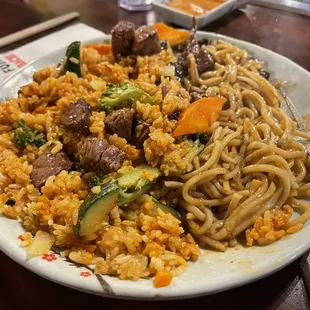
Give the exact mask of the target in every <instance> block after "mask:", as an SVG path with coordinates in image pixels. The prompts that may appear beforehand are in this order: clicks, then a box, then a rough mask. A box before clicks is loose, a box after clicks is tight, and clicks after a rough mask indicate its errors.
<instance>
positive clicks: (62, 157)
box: [30, 148, 72, 188]
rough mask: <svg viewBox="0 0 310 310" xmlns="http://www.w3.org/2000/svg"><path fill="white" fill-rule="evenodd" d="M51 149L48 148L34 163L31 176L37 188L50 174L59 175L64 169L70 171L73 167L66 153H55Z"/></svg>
mask: <svg viewBox="0 0 310 310" xmlns="http://www.w3.org/2000/svg"><path fill="white" fill-rule="evenodd" d="M51 149H52V148H49V149H48V150H46V151H45V152H44V153H43V154H42V155H41V156H39V157H38V158H37V159H36V160H35V161H34V163H33V168H32V172H31V174H30V178H31V180H32V183H33V184H34V186H35V187H37V188H40V187H41V186H43V185H44V184H45V182H46V180H47V179H48V178H49V177H50V176H52V175H57V174H59V173H60V172H61V171H62V170H66V171H69V170H70V169H71V166H72V163H71V161H70V159H69V158H68V157H67V155H66V153H65V152H63V151H60V152H58V153H56V154H55V155H53V154H52V153H51Z"/></svg>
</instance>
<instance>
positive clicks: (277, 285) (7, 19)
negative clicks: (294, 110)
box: [0, 0, 310, 310]
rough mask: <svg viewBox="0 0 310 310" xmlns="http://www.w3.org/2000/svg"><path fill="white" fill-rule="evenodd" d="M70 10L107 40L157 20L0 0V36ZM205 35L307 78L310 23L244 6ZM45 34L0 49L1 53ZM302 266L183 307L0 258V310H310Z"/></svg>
mask: <svg viewBox="0 0 310 310" xmlns="http://www.w3.org/2000/svg"><path fill="white" fill-rule="evenodd" d="M72 10H76V11H78V12H80V14H81V21H82V22H84V23H86V24H88V25H90V26H93V27H95V28H98V29H100V30H103V31H104V32H106V33H108V32H110V30H111V29H112V27H113V26H114V25H115V24H116V23H117V22H118V21H119V20H122V19H126V20H130V21H133V22H134V23H135V24H136V25H137V26H140V25H143V24H147V23H153V22H156V21H157V20H160V18H159V17H158V16H156V14H155V13H154V12H153V11H148V12H127V11H125V10H123V9H119V8H118V7H117V5H116V1H108V0H107V1H104V0H97V1H96V0H75V1H64V0H25V1H24V2H23V1H22V0H0V37H2V36H4V35H7V34H9V33H12V32H15V31H18V30H21V29H23V28H25V27H28V26H31V25H33V24H36V23H38V22H40V21H42V20H46V19H48V18H51V17H54V16H58V15H61V14H64V13H67V12H70V11H72ZM75 22H76V21H75ZM71 23H74V21H73V22H71ZM62 27H65V26H61V27H60V28H62ZM205 30H208V31H214V32H218V33H222V34H226V35H229V36H232V37H235V38H239V39H242V40H246V41H250V42H253V43H256V44H259V45H261V46H263V47H266V48H269V49H271V50H273V51H275V52H278V53H280V54H282V55H284V56H286V57H288V58H290V59H292V60H293V61H295V62H296V63H298V64H300V65H301V66H303V67H304V68H305V69H307V70H309V71H310V17H306V16H302V15H296V14H293V13H287V12H282V11H276V10H271V9H269V10H268V9H265V8H258V7H254V6H248V7H246V8H244V9H242V11H234V12H233V13H232V14H230V15H229V16H225V17H223V18H222V19H221V20H219V21H217V22H215V23H213V24H212V25H209V26H207V27H206V29H205ZM52 31H55V29H54V30H52ZM52 31H49V32H52ZM49 32H48V33H49ZM46 34H47V33H43V34H41V35H38V36H35V37H32V38H30V39H27V40H24V41H22V42H18V44H15V45H13V46H8V47H7V48H6V49H0V53H2V52H4V51H6V50H11V49H13V48H15V47H17V46H20V45H23V44H25V43H27V42H29V41H31V40H34V39H36V38H38V37H40V36H44V35H46ZM309 264H310V258H309V257H308V255H305V256H304V257H303V258H301V259H298V260H297V261H295V262H294V263H292V264H291V265H289V266H288V267H286V268H284V269H283V270H281V271H279V272H277V273H275V274H274V275H271V276H269V277H267V278H265V279H263V280H260V281H257V282H255V283H252V284H249V285H246V286H243V287H240V288H236V289H233V290H230V291H228V292H224V293H219V294H216V295H212V296H207V297H200V298H195V299H187V300H182V301H165V302H148V301H122V300H112V299H107V298H101V297H97V296H92V295H88V294H84V293H81V292H77V291H74V290H71V289H68V288H66V287H63V286H60V285H58V284H54V283H52V282H49V281H47V280H45V279H43V278H41V277H39V276H37V275H35V274H33V273H31V272H30V271H28V270H26V269H24V268H23V267H21V266H19V265H18V264H16V263H15V262H13V261H12V260H11V259H9V258H8V257H7V256H5V255H4V254H2V253H0V277H1V282H0V283H1V284H0V287H1V289H0V309H1V310H2V309H3V310H11V309H26V310H28V309H29V310H36V309H44V310H48V309H53V310H56V309H71V310H77V309H105V310H106V309H121V308H125V307H126V309H149V310H152V309H176V308H179V309H190V308H193V307H197V309H198V308H199V309H208V310H213V309H228V310H232V309H260V310H262V309H281V310H282V309H290V310H295V309H298V310H303V309H310V304H309V300H308V298H309V297H310V268H309ZM206 277H207V275H206Z"/></svg>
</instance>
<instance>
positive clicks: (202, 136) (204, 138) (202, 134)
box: [195, 131, 210, 144]
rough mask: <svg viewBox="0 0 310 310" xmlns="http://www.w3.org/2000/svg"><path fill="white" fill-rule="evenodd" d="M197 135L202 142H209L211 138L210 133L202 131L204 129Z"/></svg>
mask: <svg viewBox="0 0 310 310" xmlns="http://www.w3.org/2000/svg"><path fill="white" fill-rule="evenodd" d="M195 136H196V139H198V140H199V142H200V143H201V144H207V143H208V142H209V140H210V138H209V137H208V135H207V134H206V133H205V132H202V131H200V132H197V133H196V134H195Z"/></svg>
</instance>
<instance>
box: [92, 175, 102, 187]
mask: <svg viewBox="0 0 310 310" xmlns="http://www.w3.org/2000/svg"><path fill="white" fill-rule="evenodd" d="M98 185H100V178H99V177H98V176H97V175H93V176H92V177H91V179H90V187H94V186H98Z"/></svg>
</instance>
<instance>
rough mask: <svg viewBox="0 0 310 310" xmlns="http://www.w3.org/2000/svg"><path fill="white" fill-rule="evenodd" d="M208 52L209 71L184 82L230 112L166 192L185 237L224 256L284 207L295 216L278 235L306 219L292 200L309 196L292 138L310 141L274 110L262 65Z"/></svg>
mask: <svg viewBox="0 0 310 310" xmlns="http://www.w3.org/2000/svg"><path fill="white" fill-rule="evenodd" d="M208 51H209V52H210V53H211V55H212V56H213V57H214V59H215V60H216V63H215V70H214V71H211V72H205V73H203V74H202V75H201V76H198V75H197V70H196V68H195V63H194V64H192V66H191V67H190V70H191V72H190V76H191V77H196V78H195V79H194V80H196V81H197V85H206V86H208V89H207V93H208V95H209V96H217V95H222V96H225V97H227V98H228V99H229V102H230V109H229V110H223V111H222V112H221V113H220V118H219V119H218V121H216V122H215V123H214V124H213V125H212V126H211V127H210V128H209V130H208V134H209V135H210V136H211V138H210V141H209V143H208V145H207V146H206V147H205V149H204V150H203V151H202V152H201V153H200V154H199V155H198V156H197V157H196V158H195V159H194V169H193V170H192V171H191V172H190V173H187V174H185V175H183V176H182V177H181V179H182V182H171V183H169V182H166V186H168V187H181V186H182V187H183V189H182V196H183V201H182V202H181V206H182V208H183V209H184V210H185V211H186V221H187V223H188V225H189V229H190V232H191V233H192V234H193V236H195V237H196V238H197V239H199V240H200V241H201V242H202V243H203V244H206V245H209V246H211V247H213V248H216V249H217V250H220V251H225V250H226V248H227V241H228V240H229V241H230V245H234V244H235V243H236V240H235V238H236V237H237V236H238V235H239V234H240V233H241V232H243V231H244V230H246V229H247V228H248V227H250V226H251V225H253V223H254V222H255V220H256V219H257V218H258V217H259V216H262V215H263V214H264V212H265V211H267V210H274V209H275V210H276V209H280V208H283V207H284V206H287V205H289V206H291V207H293V208H294V209H295V208H299V209H301V210H302V211H303V214H302V215H301V216H299V217H298V218H297V219H295V220H292V221H291V222H289V223H288V224H286V226H285V227H284V228H285V229H288V228H290V227H293V226H295V225H298V226H300V224H303V223H305V222H306V221H307V220H308V219H309V217H310V206H309V204H307V203H305V202H302V201H300V200H298V198H299V196H301V195H302V196H307V190H308V189H309V188H310V185H309V184H306V183H305V176H306V161H307V153H306V152H305V148H304V146H303V145H302V144H301V143H300V142H298V139H296V137H297V138H298V137H303V138H306V139H310V135H309V134H306V133H303V132H300V131H299V130H298V129H297V128H296V123H295V122H294V121H293V120H292V119H291V118H290V117H288V116H287V115H286V114H285V113H284V112H283V111H282V110H281V108H280V105H281V98H280V97H279V94H278V92H277V90H276V89H275V87H273V85H272V84H271V83H269V82H268V81H267V80H266V79H264V78H263V77H261V76H260V75H259V74H258V71H259V70H260V69H261V67H262V63H260V62H258V61H256V60H254V59H252V58H250V57H248V55H247V53H246V52H245V51H244V50H242V49H239V48H238V47H236V46H234V45H232V44H230V43H227V42H224V41H218V42H217V43H216V44H215V45H208ZM190 60H191V61H192V62H195V60H194V58H193V57H192V58H191V57H190ZM296 227H297V226H296Z"/></svg>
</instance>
